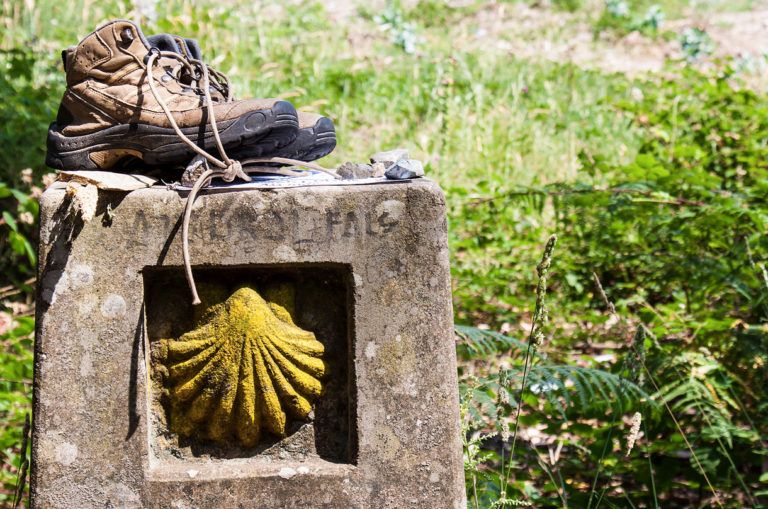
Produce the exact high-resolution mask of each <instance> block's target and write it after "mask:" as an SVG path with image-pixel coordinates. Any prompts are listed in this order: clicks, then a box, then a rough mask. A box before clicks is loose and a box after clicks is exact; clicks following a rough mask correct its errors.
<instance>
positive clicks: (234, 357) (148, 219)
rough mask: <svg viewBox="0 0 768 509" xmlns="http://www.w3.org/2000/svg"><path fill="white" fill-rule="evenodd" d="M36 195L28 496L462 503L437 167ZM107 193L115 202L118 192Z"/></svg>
mask: <svg viewBox="0 0 768 509" xmlns="http://www.w3.org/2000/svg"><path fill="white" fill-rule="evenodd" d="M68 200H69V198H67V196H66V192H65V189H64V188H63V186H55V187H53V188H51V189H49V190H47V191H46V192H45V193H44V195H43V197H42V201H41V232H40V242H41V245H40V275H39V276H40V277H39V281H40V285H39V299H38V322H37V323H38V329H37V336H36V345H35V388H34V400H35V401H34V429H33V447H32V481H31V494H32V507H35V508H68V509H70V508H77V509H85V508H92V507H93V508H96V507H98V508H104V507H110V508H138V507H152V508H164V509H165V508H179V509H180V508H240V507H243V508H299V507H301V508H365V509H368V508H400V507H421V508H430V509H432V508H462V507H464V506H465V505H466V502H465V497H464V478H463V465H462V457H461V440H460V432H459V420H458V419H459V416H458V390H457V379H456V366H455V353H454V341H453V333H452V312H451V294H450V278H449V269H448V248H447V245H446V221H445V209H444V200H443V196H442V193H441V191H440V190H439V188H438V187H437V185H436V184H434V183H433V182H430V181H429V180H427V179H419V180H416V181H413V182H408V183H393V184H384V185H369V186H345V187H306V188H292V189H275V190H270V191H263V190H250V191H239V192H210V193H207V194H205V195H203V196H200V197H199V198H198V200H197V202H196V204H195V207H194V212H193V216H192V223H191V225H192V229H191V236H190V249H191V254H192V260H194V262H195V264H196V265H195V268H194V270H195V279H196V281H197V283H198V288H199V290H200V294H201V299H202V301H203V304H201V305H200V306H197V307H194V308H193V307H192V305H191V304H190V295H189V289H188V287H187V285H186V282H185V279H184V273H183V268H182V254H181V242H180V231H179V230H180V219H179V216H180V213H181V210H182V207H183V205H184V198H183V196H180V195H179V193H177V192H175V191H170V190H166V189H165V188H158V187H153V188H148V189H140V190H137V191H133V192H131V193H118V192H104V191H99V195H98V203H97V207H96V215H95V217H94V219H93V220H91V221H88V222H83V221H82V219H81V218H79V217H77V216H75V215H73V214H72V213H71V209H70V207H69V202H68ZM107 210H109V211H110V213H109V214H108V215H109V217H106V216H107V214H106V211H107Z"/></svg>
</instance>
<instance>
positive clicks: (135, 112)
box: [46, 20, 298, 170]
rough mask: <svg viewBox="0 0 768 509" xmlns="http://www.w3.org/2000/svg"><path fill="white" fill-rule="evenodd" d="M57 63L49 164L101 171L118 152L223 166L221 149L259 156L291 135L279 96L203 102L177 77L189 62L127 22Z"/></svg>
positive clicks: (159, 161) (291, 118) (286, 107)
mask: <svg viewBox="0 0 768 509" xmlns="http://www.w3.org/2000/svg"><path fill="white" fill-rule="evenodd" d="M171 57H173V58H171ZM62 59H63V61H64V69H65V72H66V77H67V89H66V91H65V92H64V97H63V98H62V101H61V106H60V107H59V113H58V116H57V118H56V122H54V123H53V124H51V127H50V129H49V131H48V155H47V157H46V164H47V165H48V166H51V167H53V168H59V169H69V170H74V169H87V170H93V169H109V168H112V167H115V166H116V165H118V164H119V163H120V162H121V161H123V160H124V159H126V158H135V159H140V160H142V161H143V162H144V163H146V164H149V165H170V166H177V165H182V166H183V165H186V164H187V163H188V162H189V161H190V160H191V159H192V158H193V157H194V156H195V154H201V153H205V154H206V157H207V158H208V159H209V160H211V161H214V160H215V159H216V158H215V157H214V156H213V155H211V153H213V154H215V153H217V152H218V153H219V154H220V156H221V157H222V158H223V159H224V162H220V161H214V162H217V164H218V166H219V167H225V166H230V165H231V161H230V160H229V158H228V157H227V155H226V154H225V153H223V152H224V151H225V150H226V151H229V150H230V149H232V150H233V151H234V149H239V150H247V152H248V153H251V154H257V155H262V154H264V153H267V152H269V153H271V152H273V151H275V150H276V149H279V148H282V147H284V146H286V145H287V144H289V143H291V142H293V141H294V140H295V139H296V136H297V134H298V116H297V113H296V110H295V109H294V108H293V106H292V105H291V104H290V103H289V102H286V101H280V100H277V99H247V100H240V101H219V100H211V103H210V104H207V102H206V101H207V100H206V97H205V95H206V94H205V91H203V90H201V89H200V88H198V86H197V83H198V82H199V80H197V81H196V82H194V83H193V82H192V80H191V79H190V80H188V81H189V82H188V83H185V82H184V81H183V80H182V79H181V78H182V76H183V75H184V72H185V73H187V74H190V75H193V74H196V72H195V65H194V63H190V61H188V60H187V59H186V58H185V57H184V56H183V55H181V54H179V55H167V54H161V52H160V51H159V50H158V49H157V48H152V47H151V45H150V44H149V42H148V41H147V39H146V38H145V37H144V35H143V34H142V32H141V30H140V29H139V27H137V26H136V25H135V24H134V23H132V22H130V21H125V20H117V21H111V22H108V23H106V24H104V25H101V26H100V27H98V28H97V29H96V30H95V31H94V32H92V33H91V34H90V35H88V36H86V37H85V38H84V39H83V40H82V41H81V42H80V43H79V44H78V45H77V46H75V47H72V48H69V49H67V50H65V51H64V52H62ZM148 65H150V68H149V69H148ZM182 71H184V72H182ZM195 77H196V76H195ZM209 81H210V82H211V83H213V82H214V81H216V82H217V83H218V80H217V79H216V77H215V76H213V77H212V78H211V79H210V80H209ZM209 95H210V94H209ZM211 99H213V98H212V97H211ZM217 127H218V129H217Z"/></svg>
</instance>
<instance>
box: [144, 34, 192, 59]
mask: <svg viewBox="0 0 768 509" xmlns="http://www.w3.org/2000/svg"><path fill="white" fill-rule="evenodd" d="M147 41H148V42H149V45H150V46H152V47H153V48H157V49H159V50H160V51H170V52H173V53H178V54H180V55H183V53H182V52H181V49H180V48H179V46H178V45H177V44H176V40H175V39H174V38H173V37H172V36H171V35H169V34H157V35H151V36H149V37H147Z"/></svg>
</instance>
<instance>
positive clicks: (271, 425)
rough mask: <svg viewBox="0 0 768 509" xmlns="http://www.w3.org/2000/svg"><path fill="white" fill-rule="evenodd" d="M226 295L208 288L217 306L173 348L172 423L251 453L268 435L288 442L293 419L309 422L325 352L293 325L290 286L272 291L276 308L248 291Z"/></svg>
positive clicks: (169, 360) (187, 433)
mask: <svg viewBox="0 0 768 509" xmlns="http://www.w3.org/2000/svg"><path fill="white" fill-rule="evenodd" d="M201 290H202V289H201ZM225 291H226V290H225V289H224V288H223V287H209V288H208V289H207V291H206V293H207V294H208V295H207V297H208V298H207V299H206V298H205V297H203V302H206V300H207V301H208V302H217V303H215V304H213V305H209V306H206V307H204V308H203V309H202V313H201V315H200V316H198V317H197V319H196V322H197V323H198V325H197V327H196V328H195V329H194V330H192V331H190V332H188V333H186V334H184V335H183V336H181V337H180V338H179V339H178V340H169V341H167V342H166V345H165V346H166V352H165V353H166V361H165V365H166V367H167V370H168V371H167V378H166V382H165V385H166V387H167V388H168V396H169V399H170V410H171V412H170V423H169V424H170V429H171V431H173V432H175V433H177V434H179V435H180V436H184V437H198V438H204V439H208V440H213V441H216V442H231V441H233V438H234V439H236V440H237V441H239V442H240V443H242V444H243V445H245V446H247V447H251V446H253V445H256V444H257V443H258V442H259V440H260V439H261V436H262V432H263V431H268V432H270V433H273V434H275V435H277V436H285V428H286V421H287V416H291V417H293V418H295V419H299V420H307V419H308V418H309V416H310V413H311V411H312V402H313V401H314V400H315V399H316V398H317V397H318V396H319V395H320V393H321V391H322V384H321V382H320V380H321V378H322V377H323V375H324V374H325V372H326V365H325V363H324V362H323V359H322V356H323V352H324V347H323V344H322V343H320V342H319V341H317V339H316V338H315V335H314V334H313V333H311V332H308V331H305V330H303V329H301V328H299V327H298V326H296V324H294V322H293V319H292V318H291V312H289V309H290V308H292V304H290V303H289V301H290V302H292V297H293V287H291V286H290V285H279V286H276V287H272V288H271V289H269V290H268V291H267V292H265V295H266V296H267V297H268V298H269V299H270V301H271V302H267V301H266V300H265V299H264V298H262V297H261V295H259V293H257V292H256V290H254V289H253V288H251V287H247V286H244V287H241V288H239V289H237V290H236V291H235V292H233V293H232V294H231V295H230V296H229V297H228V298H223V297H224V295H226V294H225V293H224V292H225ZM201 293H202V292H201ZM222 294H224V295H222ZM201 297H202V295H201ZM278 302H280V303H278ZM291 311H292V310H291Z"/></svg>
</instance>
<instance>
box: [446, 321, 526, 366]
mask: <svg viewBox="0 0 768 509" xmlns="http://www.w3.org/2000/svg"><path fill="white" fill-rule="evenodd" d="M454 329H455V331H456V335H457V336H458V337H459V339H460V340H461V341H459V342H458V343H457V344H456V351H457V353H458V355H459V356H460V357H462V358H463V359H475V358H479V357H489V356H493V355H498V354H500V353H504V352H508V351H509V350H516V351H525V349H526V348H527V346H528V345H526V344H525V343H524V342H522V341H520V340H518V339H514V338H511V337H509V336H506V335H504V334H501V333H499V332H494V331H490V330H483V329H478V328H477V327H471V326H468V325H455V326H454Z"/></svg>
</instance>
